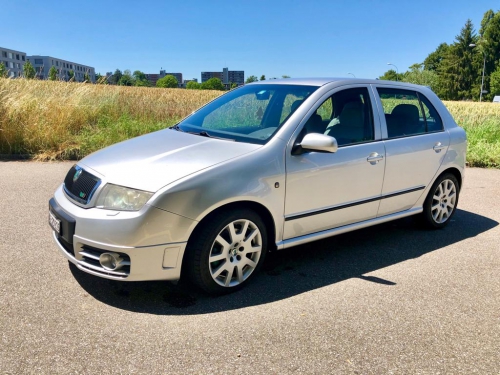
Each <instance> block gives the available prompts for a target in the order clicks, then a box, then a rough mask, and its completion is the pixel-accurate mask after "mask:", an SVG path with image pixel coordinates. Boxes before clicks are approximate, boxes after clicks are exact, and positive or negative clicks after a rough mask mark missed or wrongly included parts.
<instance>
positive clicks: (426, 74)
mask: <svg viewBox="0 0 500 375" xmlns="http://www.w3.org/2000/svg"><path fill="white" fill-rule="evenodd" d="M402 81H404V82H409V83H414V84H416V85H422V86H429V87H430V88H431V89H432V90H433V91H434V92H437V91H438V90H439V77H438V74H437V73H436V72H435V71H433V70H426V69H424V64H413V65H412V66H410V70H409V71H408V72H406V73H404V75H403V79H402Z"/></svg>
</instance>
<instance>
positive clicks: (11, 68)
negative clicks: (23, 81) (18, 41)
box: [0, 47, 26, 77]
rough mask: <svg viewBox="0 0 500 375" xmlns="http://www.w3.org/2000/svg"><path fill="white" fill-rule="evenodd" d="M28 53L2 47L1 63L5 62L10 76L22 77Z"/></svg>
mask: <svg viewBox="0 0 500 375" xmlns="http://www.w3.org/2000/svg"><path fill="white" fill-rule="evenodd" d="M25 62H26V53H25V52H20V51H15V50H13V49H8V48H4V47H0V64H4V65H5V67H6V68H7V71H8V74H9V76H10V77H21V76H22V75H23V67H24V63H25Z"/></svg>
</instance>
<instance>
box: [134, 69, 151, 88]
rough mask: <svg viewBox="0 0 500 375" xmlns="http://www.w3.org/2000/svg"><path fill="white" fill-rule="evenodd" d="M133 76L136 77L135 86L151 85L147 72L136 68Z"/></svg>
mask: <svg viewBox="0 0 500 375" xmlns="http://www.w3.org/2000/svg"><path fill="white" fill-rule="evenodd" d="M133 77H134V86H143V87H149V86H151V82H149V79H148V78H147V77H146V74H144V73H143V72H141V71H140V70H136V71H135V72H134V74H133Z"/></svg>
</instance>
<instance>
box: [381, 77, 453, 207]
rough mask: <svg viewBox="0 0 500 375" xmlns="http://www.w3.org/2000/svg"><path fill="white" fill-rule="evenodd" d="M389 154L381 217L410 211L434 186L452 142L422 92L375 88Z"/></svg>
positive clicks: (386, 87)
mask: <svg viewBox="0 0 500 375" xmlns="http://www.w3.org/2000/svg"><path fill="white" fill-rule="evenodd" d="M375 93H376V97H377V103H378V106H379V108H380V110H379V112H380V113H381V114H382V113H383V115H382V116H381V117H382V118H381V122H382V136H383V138H384V145H385V151H386V164H385V177H384V184H383V188H382V197H383V199H382V200H381V202H380V208H379V212H378V214H377V216H385V215H389V214H391V213H395V212H399V211H404V210H407V209H410V208H411V207H413V206H414V205H415V203H416V202H417V200H418V198H419V197H420V196H421V195H422V193H423V191H424V189H425V188H426V187H427V186H428V185H429V184H430V183H432V180H433V178H434V176H435V174H436V172H437V171H438V169H439V167H440V165H441V163H442V162H443V158H444V157H445V155H446V151H447V149H448V146H449V143H450V140H449V134H448V132H446V131H445V130H444V127H443V122H442V120H441V118H440V116H439V114H438V112H437V111H436V109H435V108H434V107H433V106H432V103H431V102H430V101H429V100H428V99H427V98H426V97H425V96H424V95H423V94H422V93H420V92H418V91H416V90H413V89H402V88H400V87H391V86H385V85H375Z"/></svg>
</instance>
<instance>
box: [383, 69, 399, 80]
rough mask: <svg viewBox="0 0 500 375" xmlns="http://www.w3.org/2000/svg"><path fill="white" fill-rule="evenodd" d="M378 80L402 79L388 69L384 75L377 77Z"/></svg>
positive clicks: (392, 70)
mask: <svg viewBox="0 0 500 375" xmlns="http://www.w3.org/2000/svg"><path fill="white" fill-rule="evenodd" d="M378 79H383V80H386V81H401V80H402V79H403V76H402V75H401V74H398V73H397V72H396V71H395V70H394V69H389V70H388V71H387V72H385V73H384V75H381V76H380V77H378Z"/></svg>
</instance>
